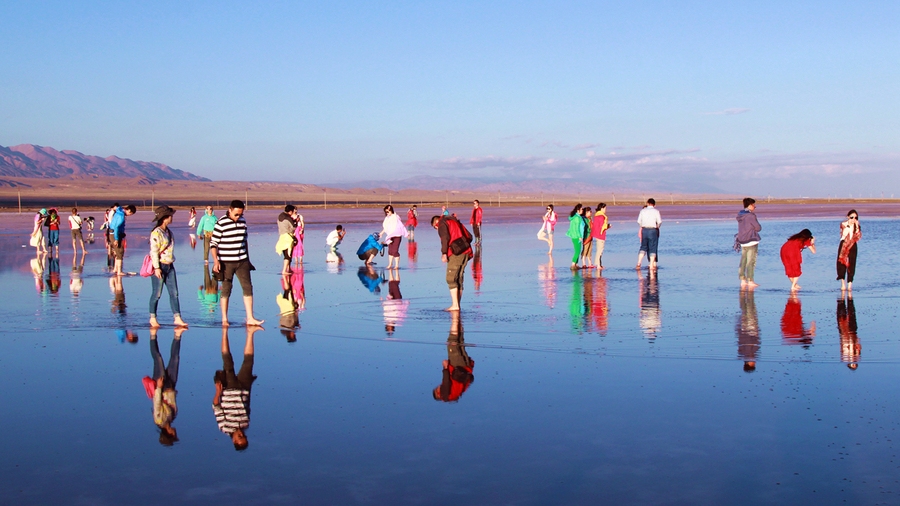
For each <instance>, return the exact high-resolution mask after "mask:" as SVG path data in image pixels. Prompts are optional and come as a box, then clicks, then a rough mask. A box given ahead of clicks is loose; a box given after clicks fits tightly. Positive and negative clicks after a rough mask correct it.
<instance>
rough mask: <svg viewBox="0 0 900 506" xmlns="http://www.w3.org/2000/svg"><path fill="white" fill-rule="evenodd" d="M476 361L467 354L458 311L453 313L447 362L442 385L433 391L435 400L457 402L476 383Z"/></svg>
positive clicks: (444, 366) (445, 362) (448, 338)
mask: <svg viewBox="0 0 900 506" xmlns="http://www.w3.org/2000/svg"><path fill="white" fill-rule="evenodd" d="M474 368H475V361H474V360H472V359H471V358H469V354H468V353H466V344H465V339H464V337H463V326H462V322H461V320H460V315H459V312H458V311H453V312H451V319H450V335H449V336H447V360H444V362H443V378H442V379H441V384H440V385H439V386H437V387H435V389H434V390H433V391H432V394H433V395H434V400H436V401H444V402H457V401H459V398H460V397H461V396H462V394H464V393H465V392H466V390H468V388H469V385H471V384H472V382H473V381H475V376H474V375H473V370H474Z"/></svg>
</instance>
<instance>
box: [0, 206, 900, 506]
mask: <svg viewBox="0 0 900 506" xmlns="http://www.w3.org/2000/svg"><path fill="white" fill-rule="evenodd" d="M761 207H764V206H761ZM660 210H661V212H662V214H663V219H664V225H663V228H662V234H661V238H660V253H659V254H660V263H659V270H658V272H657V273H656V274H652V275H651V274H650V273H648V270H647V269H646V268H644V269H643V270H641V271H636V270H635V269H634V265H635V261H636V259H637V249H638V238H637V232H638V229H637V225H636V223H634V218H635V217H636V215H637V208H628V209H621V208H620V209H615V210H614V211H615V212H614V213H613V214H612V216H613V227H612V228H611V229H610V230H609V232H608V238H607V245H606V253H605V254H604V256H603V264H604V266H606V267H607V268H606V269H604V270H603V271H597V270H579V271H575V272H573V271H571V270H570V269H569V260H570V258H571V250H570V248H571V242H570V241H569V240H568V239H567V238H565V229H566V228H567V226H566V225H567V223H566V221H565V218H564V217H563V215H564V214H565V212H566V211H565V210H562V209H557V211H558V212H559V214H560V223H559V226H558V230H557V233H556V239H557V241H556V242H557V244H556V245H555V250H554V255H553V262H552V263H551V261H550V257H548V255H547V254H546V250H547V247H546V244H545V243H543V242H539V241H538V240H537V239H536V237H535V235H536V233H537V229H538V228H539V226H540V216H541V215H542V214H543V213H542V209H541V208H537V209H504V210H503V212H502V213H501V212H500V210H494V209H493V208H488V209H486V210H485V225H484V227H483V234H484V242H483V246H482V247H481V248H480V251H478V256H477V257H476V258H475V259H473V261H471V262H470V263H469V266H468V268H467V270H466V285H465V290H464V296H463V301H462V305H463V311H461V313H460V315H459V319H458V320H455V319H454V317H453V316H452V315H451V314H449V313H447V312H444V311H442V309H443V308H445V307H447V306H448V304H449V294H448V291H447V285H446V283H445V281H444V269H443V264H442V263H441V262H440V251H439V240H438V238H437V233H436V232H435V231H434V230H433V229H431V228H430V227H428V226H427V221H428V220H427V217H429V216H430V215H431V214H433V213H432V212H431V211H432V210H425V209H423V210H422V211H420V227H419V228H418V231H417V234H416V242H415V243H414V244H412V243H410V242H409V241H405V240H404V242H403V243H402V246H401V254H402V256H401V262H400V263H401V269H400V270H399V272H398V273H397V274H396V275H391V274H390V273H389V272H386V271H385V270H384V269H383V268H382V266H383V265H386V264H387V260H386V259H384V258H381V257H379V259H378V260H377V262H378V265H376V266H375V268H374V269H373V270H372V271H369V270H366V269H365V268H362V269H361V266H362V262H361V261H359V260H358V259H357V257H356V255H355V254H354V253H355V252H356V248H357V247H358V246H359V244H360V243H361V242H362V240H363V239H364V237H365V235H366V234H369V233H371V232H374V231H378V230H380V229H381V225H380V222H381V217H382V216H383V215H382V214H381V213H380V210H377V209H375V210H372V209H370V210H340V211H330V210H329V211H323V210H316V211H305V210H304V211H303V212H304V214H305V215H306V218H307V221H308V225H307V231H306V239H305V251H306V254H305V257H304V263H303V268H302V275H300V274H299V273H298V274H295V275H294V276H293V277H292V278H291V279H288V280H283V278H282V276H281V275H280V270H281V257H280V256H279V255H277V254H276V252H275V250H274V245H275V242H276V240H277V237H276V233H277V231H276V226H275V216H276V214H277V212H273V211H271V210H265V211H264V210H252V209H251V210H248V212H247V213H246V215H245V216H246V217H247V221H248V224H249V226H250V230H251V237H250V244H251V260H252V262H253V264H254V265H255V266H256V268H257V270H256V271H254V272H253V289H254V302H255V312H256V317H257V318H261V319H265V320H266V321H265V324H264V325H263V330H259V331H256V332H255V333H253V334H252V335H251V334H250V333H248V330H247V328H246V327H244V326H242V325H240V321H241V320H242V319H243V318H244V310H243V307H242V304H241V301H240V297H239V294H240V289H239V288H238V285H237V282H236V286H235V291H234V296H233V297H232V301H231V308H230V316H231V320H232V322H233V325H232V326H231V327H230V328H229V329H227V330H225V331H223V329H222V327H221V325H220V320H221V317H220V313H219V309H218V307H217V306H216V304H215V300H216V296H215V289H213V290H212V293H207V290H206V288H205V286H206V284H207V283H209V281H208V280H206V279H205V272H204V270H205V267H204V264H203V261H202V242H201V243H200V244H199V245H198V246H197V247H196V249H192V247H191V245H190V243H189V240H188V238H189V233H190V231H189V229H188V228H187V226H186V221H187V216H186V213H184V212H183V211H181V212H179V213H178V214H176V223H175V224H174V225H173V230H174V232H175V234H176V239H177V245H176V250H175V256H176V262H175V266H176V269H177V273H178V282H179V291H180V302H181V308H182V314H183V317H184V319H185V320H186V321H187V322H188V323H189V324H190V328H189V329H188V330H186V331H184V332H183V333H181V335H180V348H179V347H178V346H176V347H175V348H174V349H173V347H172V343H173V339H174V338H175V329H174V327H173V326H171V325H167V326H164V327H163V328H161V329H160V330H159V331H158V332H157V333H156V339H155V343H154V340H153V339H151V333H150V330H149V327H148V325H147V316H148V314H147V301H148V298H149V294H150V281H149V280H148V279H145V278H141V277H139V276H130V277H125V278H123V279H122V281H121V287H119V286H118V285H117V284H116V283H115V282H114V279H111V278H110V276H109V274H108V269H107V259H106V254H105V250H104V247H103V237H102V235H101V233H100V232H99V230H98V231H96V232H95V242H94V243H93V244H91V245H89V253H88V254H87V255H86V256H85V257H84V261H83V264H82V255H80V254H79V255H78V256H77V258H75V259H74V260H73V254H72V251H71V244H70V243H68V235H67V233H68V232H67V231H63V233H62V248H61V249H62V255H61V259H60V260H59V261H56V260H47V261H41V260H40V259H36V258H35V255H34V248H30V247H22V245H25V244H26V243H27V239H28V237H27V234H28V232H30V225H29V221H30V217H26V216H23V217H22V218H17V217H15V215H10V219H9V220H7V221H9V223H12V224H11V225H10V224H7V226H6V229H4V230H3V236H2V245H0V250H2V253H3V255H2V257H0V283H2V286H3V289H4V292H5V298H4V304H3V305H2V306H0V321H2V322H3V325H2V327H0V342H2V343H3V353H2V354H0V365H2V371H3V378H4V386H3V389H2V391H3V396H2V398H3V406H4V408H5V413H4V423H5V429H6V430H5V431H4V432H5V436H6V437H5V438H4V440H5V441H4V445H3V459H2V463H0V466H2V473H0V484H2V489H3V496H4V498H5V499H4V503H6V504H222V503H233V504H272V503H288V504H296V503H306V504H429V505H431V504H486V505H494V504H523V505H529V504H798V503H813V504H843V503H849V504H897V503H898V502H900V497H898V493H900V485H898V479H900V472H898V466H900V460H898V458H897V449H896V445H895V443H894V441H893V439H894V438H898V437H900V433H898V427H900V423H898V422H900V406H898V402H897V396H896V391H897V388H898V387H897V385H898V384H900V366H898V364H900V342H898V338H897V335H896V334H895V333H894V330H895V329H896V328H897V327H898V324H900V322H898V321H897V316H896V315H897V311H896V305H897V301H898V296H900V289H898V286H897V282H896V280H897V277H896V272H895V269H894V268H893V262H892V259H893V258H894V256H895V249H896V248H895V246H896V244H897V240H898V227H900V220H898V219H896V218H892V217H889V216H883V217H869V216H867V214H866V213H865V212H862V211H861V214H862V215H861V223H862V226H863V238H862V240H861V242H860V243H859V251H860V253H859V263H858V273H857V277H856V281H855V282H854V292H853V295H852V297H848V298H844V297H842V296H841V293H840V290H839V283H838V282H837V281H835V256H836V250H837V244H838V236H839V228H838V226H839V223H840V221H841V220H842V216H843V214H844V213H845V212H846V209H840V210H837V211H835V213H834V216H805V217H803V218H799V219H797V218H795V219H787V218H782V219H766V217H765V215H764V214H761V222H762V226H763V230H762V232H761V235H762V238H763V240H762V242H761V244H760V247H759V252H760V253H759V260H758V263H757V268H756V281H757V282H758V283H759V284H760V285H761V286H760V287H759V288H757V289H756V290H754V291H752V292H747V291H743V292H742V291H741V290H740V288H739V286H738V279H737V266H738V263H739V255H738V254H737V253H735V252H734V251H733V250H732V243H733V237H734V233H735V232H736V223H735V221H734V219H733V216H734V214H736V211H737V210H736V209H731V208H727V210H726V211H723V212H722V215H721V217H720V218H721V219H687V220H685V219H671V218H667V216H669V217H671V216H672V213H671V212H669V214H668V215H667V208H666V207H665V206H661V207H660ZM398 211H400V213H401V215H403V214H405V209H403V210H400V209H398ZM492 213H494V214H493V215H492ZM83 214H85V215H87V214H95V215H97V216H99V215H100V213H83ZM464 214H465V216H468V212H461V213H460V215H461V216H463V215H464ZM63 215H64V216H65V215H67V213H63ZM151 217H152V215H151V214H150V213H149V212H146V211H142V212H139V213H138V214H137V215H135V216H133V217H130V218H129V219H128V225H127V230H128V234H129V241H130V244H129V250H128V253H127V256H126V261H125V268H126V270H129V271H137V270H138V269H139V267H140V263H141V260H142V258H143V256H144V254H145V253H146V250H147V247H146V243H145V241H146V237H147V235H148V233H149V221H150V219H151ZM326 220H330V221H326ZM336 220H341V222H343V223H344V224H345V226H346V227H347V228H348V230H349V231H348V234H347V237H346V238H345V240H344V244H342V245H341V246H340V247H339V251H340V252H341V254H342V257H343V258H342V259H343V262H342V263H338V262H328V261H327V260H334V259H335V258H334V256H330V255H329V254H328V252H327V251H326V249H325V246H324V239H325V236H326V235H327V233H328V232H329V231H330V230H332V229H333V226H334V224H335V223H337V222H338V221H336ZM464 221H466V222H467V221H468V220H467V219H465V220H464ZM98 223H99V222H98ZM803 228H810V229H811V230H812V231H813V233H814V235H816V240H817V242H816V245H817V248H818V253H817V254H815V255H813V254H810V253H809V252H808V251H806V252H804V263H803V276H802V277H801V279H800V284H801V285H802V286H803V289H802V290H801V291H800V292H798V293H797V294H795V295H791V294H790V292H789V291H788V287H789V285H790V283H789V281H788V279H787V278H786V277H785V275H784V270H783V267H782V265H781V261H780V258H779V248H780V247H781V245H782V244H783V242H784V240H785V239H786V238H787V237H788V236H789V235H791V234H793V233H796V232H798V231H800V230H801V229H803ZM398 294H399V295H400V296H401V297H402V298H399V299H398V298H396V296H397V295H398ZM391 296H393V297H394V298H391ZM293 300H296V301H297V304H298V305H300V306H301V309H300V310H299V313H298V317H297V322H298V324H299V328H295V329H293V331H289V330H288V329H285V328H281V327H280V324H287V325H290V324H291V323H293V322H291V321H290V320H291V318H290V316H289V315H288V316H285V315H281V314H280V313H282V312H283V308H285V307H287V308H290V307H291V303H292V301H293ZM159 315H160V321H161V322H163V323H169V322H171V311H170V309H169V304H168V299H167V297H166V296H165V295H164V296H163V297H162V299H161V300H160V302H159ZM448 338H450V339H451V340H452V342H451V343H450V345H449V346H448ZM223 339H224V340H226V341H227V342H228V343H229V345H230V350H231V353H232V355H233V357H234V362H235V364H236V369H239V368H240V367H241V364H242V361H243V360H244V357H243V352H244V349H245V346H246V345H247V343H248V339H252V344H253V364H252V374H253V375H255V376H256V380H255V381H254V382H253V384H252V390H251V401H250V407H251V413H250V420H249V426H248V428H247V430H246V435H247V440H248V442H249V445H248V446H247V448H246V449H243V450H240V451H236V450H235V446H234V444H233V443H232V441H231V438H230V437H229V436H227V435H226V434H224V433H223V432H221V431H220V430H219V426H218V425H217V422H216V416H215V413H214V412H213V407H212V404H213V398H214V396H215V394H216V386H215V383H214V379H213V378H214V375H215V373H216V371H218V370H221V369H223V358H222V345H223ZM153 344H156V346H158V349H159V350H160V354H161V356H162V359H163V360H164V361H165V363H166V364H167V365H170V362H176V361H177V363H178V374H177V384H176V390H177V396H176V398H177V416H176V418H175V420H174V422H173V423H172V426H173V427H174V428H175V430H176V431H177V441H176V442H174V444H171V445H168V444H162V443H161V440H165V438H161V437H160V430H159V429H158V428H157V426H156V424H155V423H154V420H153V412H152V403H151V400H150V399H149V398H148V395H147V393H146V391H145V388H144V385H143V383H142V378H143V377H145V376H151V375H152V373H153V366H154V362H153V358H152V356H151V348H152V346H153ZM173 351H177V356H176V355H173V354H172V352H173ZM467 359H468V360H467ZM445 361H448V362H450V363H451V364H455V366H454V368H455V369H454V370H455V371H456V373H455V374H454V375H450V374H446V375H445V373H444V362H445ZM750 361H755V364H756V367H755V370H751V371H749V372H748V371H745V363H746V362H750ZM460 364H467V367H462V366H460ZM848 365H854V367H857V368H856V369H851V367H848ZM169 442H171V441H169Z"/></svg>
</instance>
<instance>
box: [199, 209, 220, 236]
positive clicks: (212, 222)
mask: <svg viewBox="0 0 900 506" xmlns="http://www.w3.org/2000/svg"><path fill="white" fill-rule="evenodd" d="M217 221H219V219H218V218H216V215H215V214H214V215H212V216H210V215H208V214H204V215H203V217H202V218H200V223H198V224H197V235H203V232H212V231H213V228H215V226H216V222H217Z"/></svg>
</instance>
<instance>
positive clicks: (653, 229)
mask: <svg viewBox="0 0 900 506" xmlns="http://www.w3.org/2000/svg"><path fill="white" fill-rule="evenodd" d="M637 222H638V224H639V225H640V226H641V250H640V253H639V254H638V261H637V266H636V267H635V269H638V270H640V268H641V262H642V261H643V260H644V255H646V256H647V260H648V261H649V262H650V269H651V270H655V269H656V254H657V250H658V248H659V226H660V225H661V224H662V217H661V216H660V214H659V211H657V210H656V200H654V199H647V207H645V208H643V209H641V212H640V214H638V219H637Z"/></svg>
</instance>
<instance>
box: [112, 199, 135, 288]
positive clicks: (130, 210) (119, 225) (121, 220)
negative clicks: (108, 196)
mask: <svg viewBox="0 0 900 506" xmlns="http://www.w3.org/2000/svg"><path fill="white" fill-rule="evenodd" d="M135 212H137V208H135V207H134V205H133V204H128V205H127V206H125V207H118V206H117V207H116V208H115V209H114V210H113V212H112V217H111V218H110V220H109V228H110V230H112V232H111V237H110V238H111V242H110V243H109V248H110V252H111V253H112V256H113V258H114V260H113V274H115V275H117V276H124V275H125V272H124V271H122V262H123V260H124V259H125V217H126V216H131V215H132V214H134V213H135Z"/></svg>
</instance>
